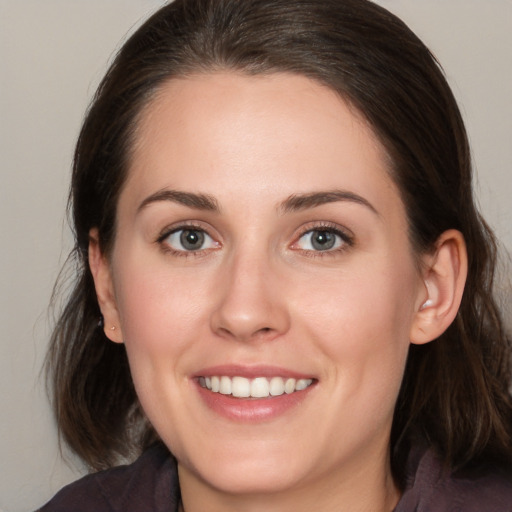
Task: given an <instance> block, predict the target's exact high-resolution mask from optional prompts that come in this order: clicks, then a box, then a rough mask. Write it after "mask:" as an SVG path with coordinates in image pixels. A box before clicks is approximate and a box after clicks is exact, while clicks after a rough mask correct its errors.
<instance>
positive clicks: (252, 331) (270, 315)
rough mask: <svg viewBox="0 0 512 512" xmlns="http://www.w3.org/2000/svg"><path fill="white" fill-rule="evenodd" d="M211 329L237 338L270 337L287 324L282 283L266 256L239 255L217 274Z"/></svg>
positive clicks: (288, 321) (286, 308)
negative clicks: (217, 280) (215, 298)
mask: <svg viewBox="0 0 512 512" xmlns="http://www.w3.org/2000/svg"><path fill="white" fill-rule="evenodd" d="M219 282H220V284H219V286H218V289H217V292H218V295H217V300H216V303H215V306H214V309H213V312H212V315H211V328H212V330H213V331H214V332H215V333H216V334H217V335H219V336H222V337H224V338H230V339H235V340H238V341H255V340H260V341H263V340H267V341H269V340H273V339H275V338H277V337H278V336H280V335H281V334H283V333H285V332H286V331H287V330H288V329H289V327H290V315H289V309H288V304H287V299H286V292H285V286H284V282H283V279H282V277H281V276H280V275H279V271H278V269H277V268H275V265H274V266H273V265H272V264H271V263H270V261H269V259H268V258H264V257H258V256H255V255H252V256H249V257H244V256H243V255H238V256H236V257H234V258H233V261H232V262H230V263H229V264H227V265H226V266H225V268H224V269H223V271H222V272H221V274H220V275H219Z"/></svg>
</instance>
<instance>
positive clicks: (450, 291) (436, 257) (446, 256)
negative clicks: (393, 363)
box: [410, 229, 467, 344]
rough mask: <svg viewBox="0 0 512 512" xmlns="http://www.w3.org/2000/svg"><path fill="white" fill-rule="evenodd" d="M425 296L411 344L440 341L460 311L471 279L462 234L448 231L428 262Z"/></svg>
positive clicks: (415, 318)
mask: <svg viewBox="0 0 512 512" xmlns="http://www.w3.org/2000/svg"><path fill="white" fill-rule="evenodd" d="M424 267H425V270H424V275H423V279H424V283H425V288H424V290H423V296H422V297H421V301H420V304H421V305H420V307H419V308H418V311H417V312H416V313H415V317H414V320H413V324H412V327H411V333H410V340H411V343H414V344H423V343H428V342H430V341H432V340H434V339H436V338H438V337H439V336H440V335H441V334H442V333H443V332H444V331H445V330H446V329H447V328H448V327H449V325H450V324H451V323H452V322H453V320H454V319H455V317H456V315H457V311H458V310H459V306H460V303H461V301H462V294H463V292H464V285H465V283H466V276H467V252H466V244H465V242H464V237H463V236H462V233H460V231H457V230H454V229H451V230H448V231H445V232H444V233H443V234H442V235H441V236H440V237H439V239H438V240H437V242H436V249H435V252H434V253H433V254H430V255H427V256H426V257H425V258H424Z"/></svg>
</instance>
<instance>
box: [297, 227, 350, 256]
mask: <svg viewBox="0 0 512 512" xmlns="http://www.w3.org/2000/svg"><path fill="white" fill-rule="evenodd" d="M313 231H328V232H330V233H334V234H335V235H337V236H339V237H340V238H341V240H342V242H343V243H342V246H341V247H338V248H335V249H326V250H325V251H315V250H312V249H301V248H300V247H298V246H297V244H298V242H299V240H300V239H301V238H302V237H303V236H304V235H306V234H308V233H311V232H313ZM354 242H355V235H354V233H353V232H352V231H351V230H349V229H348V228H346V227H344V226H340V225H339V224H336V223H334V222H328V221H320V222H308V223H307V224H305V225H304V226H301V228H300V230H299V231H298V233H297V234H296V235H295V237H294V242H293V243H292V244H291V246H290V247H291V248H292V249H295V250H298V251H304V252H305V253H314V254H315V256H317V255H318V256H322V255H328V254H331V255H332V254H333V253H334V254H335V253H337V252H342V251H344V250H347V248H349V247H352V246H353V245H354Z"/></svg>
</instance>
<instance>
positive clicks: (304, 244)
mask: <svg viewBox="0 0 512 512" xmlns="http://www.w3.org/2000/svg"><path fill="white" fill-rule="evenodd" d="M345 245H352V239H351V238H350V237H349V236H348V235H346V234H345V233H342V232H341V231H339V230H337V229H334V228H317V229H310V230H308V231H306V232H305V233H304V234H303V235H302V236H301V237H300V238H299V239H298V240H297V242H296V243H295V244H294V247H295V248H297V249H301V250H303V251H317V252H318V251H324V252H325V251H335V250H336V249H341V248H343V247H344V246H345Z"/></svg>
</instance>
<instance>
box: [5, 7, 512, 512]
mask: <svg viewBox="0 0 512 512" xmlns="http://www.w3.org/2000/svg"><path fill="white" fill-rule="evenodd" d="M379 3H381V4H382V5H384V6H385V7H387V8H389V9H390V10H391V11H393V12H395V13H396V14H398V15H399V16H400V17H402V18H403V19H404V20H405V21H406V22H407V23H408V24H409V25H410V26H411V28H412V29H413V30H415V31H416V32H417V33H418V35H419V36H420V37H421V38H422V39H423V40H424V41H425V42H426V43H427V45H428V46H429V47H430V48H431V49H432V50H433V52H434V53H435V54H436V55H437V57H438V58H439V60H440V61H441V63H442V64H443V67H444V68H445V70H446V73H447V75H448V79H449V81H450V83H451V85H452V87H453V89H454V92H455V95H456V96H457V98H458V100H459V102H460V104H461V107H462V111H463V115H464V117H465V120H466V123H467V128H468V131H469V134H470V138H471V142H472V147H473V152H474V157H475V163H476V169H477V172H478V176H477V180H476V188H477V192H478V196H479V198H480V203H481V207H482V210H483V211H484V214H485V215H486V216H487V218H488V220H489V221H490V223H491V225H492V226H493V227H494V228H495V229H496V231H497V233H498V235H499V237H500V238H501V239H502V241H503V243H504V245H505V248H506V249H507V250H508V251H510V250H511V249H512V229H511V227H510V226H511V221H512V206H511V205H510V197H511V195H512V173H511V167H512V149H511V145H512V137H511V135H512V102H511V100H510V92H511V91H512V0H380V2H379ZM161 4H162V1H158V0H73V1H72V0H44V1H41V0H25V1H19V2H18V1H15V0H0V162H1V164H0V165H1V167H0V169H1V170H0V172H1V187H0V226H1V228H0V229H1V231H0V234H1V246H2V250H1V252H0V291H1V294H0V299H1V308H0V311H1V315H2V316H1V325H2V338H1V344H0V386H1V388H0V389H1V393H0V411H1V412H0V418H1V419H0V511H3V512H18V511H27V510H31V509H34V508H36V506H38V505H41V504H42V503H43V502H44V501H45V500H47V499H49V498H50V497H51V495H53V493H54V492H55V491H56V490H57V489H59V488H60V487H61V486H62V485H64V484H65V483H67V482H69V481H71V480H73V479H74V478H76V477H77V476H78V475H79V474H81V471H82V469H81V468H80V465H79V464H78V463H77V461H73V459H72V458H70V459H69V463H68V464H66V463H65V462H63V460H62V458H61V456H60V454H59V452H58V447H57V437H56V431H55V426H54V424H53V420H52V417H51V413H50V410H49V406H48V402H47V399H46V396H45V391H44V386H43V380H42V378H41V375H40V370H41V364H42V360H43V357H44V353H45V348H46V340H47V338H48V332H49V325H50V323H51V321H50V319H49V316H48V313H47V306H48V302H49V298H50V294H51V289H52V286H53V283H54V281H55V278H56V276H57V274H58V272H59V269H60V266H61V265H62V263H63V261H64V259H65V257H66V255H67V252H68V250H69V248H70V239H69V232H68V228H67V225H66V222H65V214H64V212H65V204H66V195H67V187H68V176H69V169H70V163H71V155H72V151H73V144H74V141H75V138H76V136H77V134H78V130H79V126H80V122H81V119H82V116H83V113H84V111H85V109H86V106H87V104H88V101H89V99H90V97H91V96H92V94H93V92H94V89H95V86H96V85H97V83H98V81H99V80H100V78H101V76H102V74H103V73H104V71H105V69H106V64H107V62H108V61H109V58H110V56H111V55H112V53H113V51H114V49H115V48H116V47H118V43H119V41H120V40H121V39H122V38H123V37H124V36H125V35H126V34H127V33H128V32H130V31H131V30H133V28H134V26H136V25H137V24H138V23H139V22H140V20H141V19H143V18H145V17H146V15H147V14H148V13H149V12H151V11H153V10H154V9H155V8H157V7H158V6H159V5H161Z"/></svg>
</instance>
